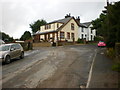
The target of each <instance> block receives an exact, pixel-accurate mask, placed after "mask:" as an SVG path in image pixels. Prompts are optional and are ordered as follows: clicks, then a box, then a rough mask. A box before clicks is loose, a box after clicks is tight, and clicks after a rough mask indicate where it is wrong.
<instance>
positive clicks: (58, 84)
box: [1, 45, 101, 88]
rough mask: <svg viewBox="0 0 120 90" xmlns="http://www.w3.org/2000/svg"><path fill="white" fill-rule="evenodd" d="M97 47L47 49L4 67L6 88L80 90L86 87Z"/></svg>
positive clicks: (29, 53)
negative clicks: (63, 89)
mask: <svg viewBox="0 0 120 90" xmlns="http://www.w3.org/2000/svg"><path fill="white" fill-rule="evenodd" d="M99 50H101V48H98V47H97V46H94V45H72V46H61V47H44V48H38V49H35V50H33V51H28V52H26V53H25V58H24V59H22V60H19V59H16V60H15V61H13V62H12V63H10V64H7V65H2V79H1V80H2V87H3V88H80V86H81V85H86V84H87V80H88V75H89V70H90V66H91V63H92V61H93V58H94V56H95V54H96V53H97V51H99Z"/></svg>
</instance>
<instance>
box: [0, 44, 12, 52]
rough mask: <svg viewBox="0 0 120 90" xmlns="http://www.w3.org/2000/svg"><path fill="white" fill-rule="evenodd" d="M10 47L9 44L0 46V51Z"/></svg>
mask: <svg viewBox="0 0 120 90" xmlns="http://www.w3.org/2000/svg"><path fill="white" fill-rule="evenodd" d="M9 49H10V45H7V46H0V51H8V50H9Z"/></svg>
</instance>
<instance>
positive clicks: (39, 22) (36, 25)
mask: <svg viewBox="0 0 120 90" xmlns="http://www.w3.org/2000/svg"><path fill="white" fill-rule="evenodd" d="M45 24H47V22H46V21H45V20H43V19H41V20H37V21H35V22H34V23H32V24H29V25H30V28H31V29H32V32H33V33H36V32H37V31H38V30H40V26H42V25H45Z"/></svg>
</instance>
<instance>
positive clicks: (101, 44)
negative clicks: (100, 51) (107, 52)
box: [97, 41, 106, 47]
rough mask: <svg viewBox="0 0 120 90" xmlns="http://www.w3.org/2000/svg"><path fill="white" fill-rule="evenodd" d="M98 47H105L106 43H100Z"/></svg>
mask: <svg viewBox="0 0 120 90" xmlns="http://www.w3.org/2000/svg"><path fill="white" fill-rule="evenodd" d="M97 46H98V47H105V46H106V44H105V42H104V41H99V42H98V44H97Z"/></svg>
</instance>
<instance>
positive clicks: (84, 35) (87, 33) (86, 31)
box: [78, 22, 96, 41]
mask: <svg viewBox="0 0 120 90" xmlns="http://www.w3.org/2000/svg"><path fill="white" fill-rule="evenodd" d="M91 27H92V23H91V22H86V23H80V27H79V30H78V31H79V38H80V39H85V40H86V41H93V40H94V37H95V36H96V30H92V29H91Z"/></svg>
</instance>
